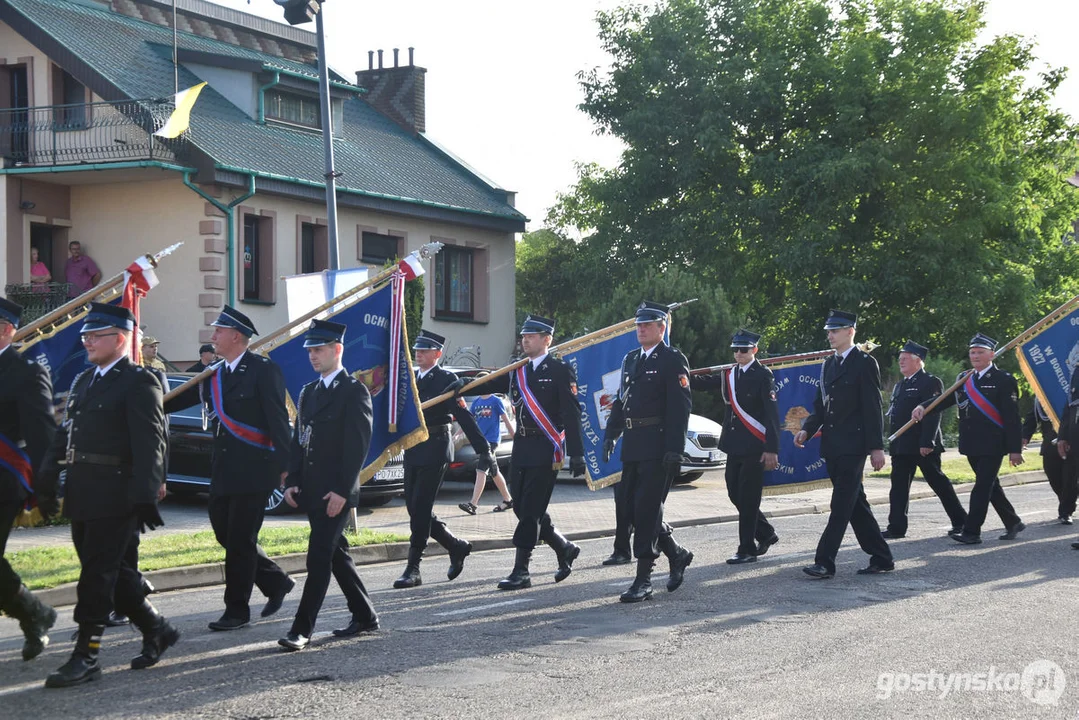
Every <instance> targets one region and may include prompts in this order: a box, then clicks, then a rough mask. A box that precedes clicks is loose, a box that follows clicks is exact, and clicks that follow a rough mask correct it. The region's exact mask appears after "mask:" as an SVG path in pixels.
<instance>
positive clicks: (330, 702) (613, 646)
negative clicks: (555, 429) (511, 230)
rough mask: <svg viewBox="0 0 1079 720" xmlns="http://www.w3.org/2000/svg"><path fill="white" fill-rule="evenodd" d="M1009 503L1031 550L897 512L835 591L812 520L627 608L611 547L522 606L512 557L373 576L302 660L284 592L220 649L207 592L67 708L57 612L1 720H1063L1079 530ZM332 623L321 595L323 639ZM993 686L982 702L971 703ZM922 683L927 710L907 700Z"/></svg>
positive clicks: (7, 674)
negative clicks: (354, 619)
mask: <svg viewBox="0 0 1079 720" xmlns="http://www.w3.org/2000/svg"><path fill="white" fill-rule="evenodd" d="M1008 495H1009V497H1011V498H1012V500H1013V502H1014V503H1015V504H1016V506H1017V508H1018V509H1019V511H1020V513H1021V514H1022V515H1023V517H1024V518H1025V520H1026V521H1027V523H1028V525H1029V526H1030V527H1029V529H1028V530H1027V531H1026V532H1025V533H1023V534H1022V535H1021V536H1020V538H1021V539H1020V540H1019V541H1016V542H1011V543H1006V542H1000V541H997V540H996V537H995V536H996V534H997V532H998V530H997V528H998V527H999V520H998V519H997V518H995V517H993V516H992V515H991V517H990V521H989V523H987V526H986V533H985V535H986V538H987V541H986V543H985V544H984V545H980V546H975V547H966V546H958V545H956V544H955V543H952V542H951V541H949V540H947V539H945V538H944V537H943V532H944V530H945V529H946V524H947V521H946V518H945V517H944V514H943V512H942V510H941V509H940V506H939V504H938V503H937V501H936V500H923V501H918V502H914V503H912V522H911V531H910V532H911V534H910V536H908V538H907V539H905V540H902V541H898V542H896V543H894V552H895V555H896V559H897V562H898V568H899V569H898V570H897V571H896V572H895V573H892V574H889V575H884V576H879V577H863V576H858V575H855V574H854V571H855V570H856V569H857V568H859V567H862V566H863V565H864V564H865V561H866V557H865V556H864V555H863V554H862V553H861V552H860V551H859V550H858V549H857V547H856V545H854V543H853V538H852V537H850V536H848V542H847V543H846V544H845V545H844V548H843V550H842V551H841V554H840V557H839V563H838V570H839V575H838V576H837V577H836V578H835V579H834V580H830V581H821V580H812V579H810V578H808V577H806V576H804V575H803V574H802V573H801V571H800V568H801V567H802V566H804V565H806V564H808V563H810V562H811V558H812V551H813V547H814V546H815V544H816V540H817V538H818V536H819V533H820V531H821V529H822V528H823V525H824V517H823V516H821V515H805V516H798V517H784V518H780V519H778V520H777V521H776V525H777V528H778V531H779V533H780V535H781V538H782V539H781V543H780V544H779V545H778V546H776V547H775V548H774V549H773V552H772V553H769V554H768V555H767V556H765V557H764V558H762V561H761V562H759V563H757V564H755V565H748V566H744V567H740V568H734V567H731V566H728V565H726V564H724V562H723V560H724V558H725V557H726V556H727V555H729V554H730V551H731V549H732V538H733V532H734V526H733V525H731V524H723V525H707V526H700V527H693V528H683V529H681V530H679V537H680V538H681V539H682V541H683V542H684V543H686V544H687V545H688V546H690V547H691V548H692V549H693V550H694V551H695V552H696V554H697V559H696V561H695V562H694V564H693V566H692V567H691V568H690V570H689V572H688V575H687V581H686V585H685V586H684V587H683V588H682V589H680V590H679V591H678V592H677V593H673V594H668V593H666V592H664V591H662V590H658V591H657V592H656V596H655V599H654V600H652V601H650V602H646V603H642V604H640V605H633V606H628V605H622V604H620V603H619V602H618V601H617V595H618V593H620V592H621V591H622V590H623V589H624V588H625V587H626V586H627V585H628V582H629V579H630V575H631V572H630V571H628V570H627V569H626V568H625V567H621V568H604V567H602V566H600V565H599V561H600V560H601V559H602V558H603V557H605V556H606V555H607V553H608V552H609V547H610V546H609V540H604V539H601V540H595V541H587V542H585V543H583V546H584V551H583V553H582V555H581V558H580V560H579V561H578V563H577V565H576V570H575V571H574V574H573V575H572V576H571V577H570V578H569V579H568V580H567V581H566V582H564V583H561V584H559V585H557V586H556V585H554V584H553V582H552V581H551V574H552V573H553V571H554V569H555V563H554V559H553V556H552V555H551V553H550V552H549V551H546V550H544V549H540V550H539V551H538V552H537V558H536V560H535V562H534V564H533V569H534V572H535V574H534V576H533V577H534V582H535V583H536V585H535V586H534V587H533V588H532V589H530V590H526V591H522V592H518V593H503V592H499V591H498V590H496V589H495V588H494V584H495V583H496V582H497V581H498V579H500V578H501V577H503V576H504V575H505V574H506V572H507V571H508V570H509V566H510V564H511V563H512V553H511V551H508V550H499V551H493V552H487V553H478V554H476V555H475V556H473V558H471V559H470V561H469V563H468V565H467V566H466V569H465V573H464V575H463V576H462V577H461V578H459V579H458V580H456V581H454V582H453V583H448V582H446V580H445V576H444V574H443V573H444V571H445V566H446V561H445V558H444V557H440V558H433V559H431V560H429V561H426V562H425V563H424V566H423V569H424V578H425V580H426V584H424V585H423V586H422V587H420V588H418V589H416V590H414V591H395V590H392V589H389V585H390V583H391V582H392V580H393V578H394V577H396V576H397V575H398V574H399V572H400V570H401V568H400V566H399V565H397V564H393V565H375V566H368V567H365V568H363V570H362V572H363V577H364V578H365V580H366V581H367V583H368V586H369V587H370V588H372V589H373V591H374V599H375V602H376V606H377V608H378V610H379V613H380V616H381V618H382V621H383V627H384V629H383V630H382V631H381V632H379V633H376V634H374V635H371V636H368V637H364V638H362V639H360V640H351V641H340V640H334V639H331V638H329V637H325V636H324V635H319V636H317V638H316V642H315V645H314V646H312V647H311V648H310V649H308V650H305V651H304V652H302V653H299V654H284V653H282V652H280V651H279V649H278V647H277V646H276V644H275V641H276V639H277V638H278V637H280V636H281V635H282V634H284V633H285V632H286V631H287V629H288V625H289V617H288V614H289V613H290V612H291V611H294V610H295V607H296V603H297V602H298V596H297V594H296V593H294V594H293V595H292V596H290V598H289V599H288V601H287V602H286V604H285V609H284V610H283V611H282V613H281V614H280V616H278V617H274V618H271V619H269V620H266V621H262V622H259V623H257V624H255V625H253V626H252V627H250V628H249V629H245V630H242V631H239V632H236V633H230V634H224V635H222V634H214V633H210V632H208V631H207V630H206V629H205V628H206V623H207V622H208V621H209V620H211V619H213V618H215V617H216V616H217V614H218V613H219V611H220V588H212V589H202V590H193V591H185V592H175V593H168V594H166V595H164V596H157V597H156V598H155V603H157V604H158V605H159V607H160V608H161V609H162V611H163V612H165V613H166V614H167V615H169V616H170V617H172V618H173V619H174V621H176V622H177V624H178V625H179V626H180V628H181V629H182V630H183V632H184V634H185V637H184V639H183V641H182V642H181V644H180V645H179V646H178V647H176V648H174V649H173V650H172V651H170V653H169V654H168V655H166V658H165V659H164V660H163V661H162V663H161V664H160V665H159V666H158V667H155V668H152V669H150V670H145V671H141V672H135V671H131V670H128V669H127V668H126V661H127V659H129V658H130V657H131V656H132V655H134V654H135V653H136V652H137V648H138V638H137V636H136V635H135V634H133V633H131V632H129V631H127V630H112V631H109V633H108V634H107V635H106V638H105V642H104V649H103V654H102V657H103V660H104V663H105V665H106V668H107V671H106V673H105V675H104V677H103V679H102V680H101V681H100V682H96V683H93V684H91V685H88V686H85V687H82V688H78V689H71V690H66V691H45V690H44V689H42V688H41V687H40V684H41V682H42V681H43V679H44V677H45V675H46V674H47V673H48V672H49V671H51V670H52V669H54V668H55V667H57V666H58V665H60V664H61V663H62V662H63V661H64V659H65V658H66V656H67V654H68V652H69V651H70V648H71V644H70V642H69V641H68V640H67V637H68V635H69V634H70V632H71V629H72V623H71V620H70V612H69V611H65V612H64V613H63V616H64V617H63V620H62V622H61V624H60V626H59V627H58V629H57V631H56V632H55V633H54V640H55V641H54V645H53V646H52V647H50V649H49V650H48V651H47V652H46V654H45V655H44V656H43V657H42V658H40V659H38V660H36V661H34V662H32V663H23V662H21V661H20V660H19V659H18V658H17V653H18V647H19V640H18V637H17V635H18V628H17V626H16V625H15V624H14V623H12V622H11V621H9V620H6V619H4V620H0V696H3V698H2V700H0V702H3V704H4V705H3V706H4V712H3V715H4V716H5V717H31V716H33V717H46V718H51V717H65V718H96V717H177V718H179V717H207V718H210V717H212V718H222V717H230V718H271V717H272V718H310V717H325V716H331V715H336V716H340V717H359V716H361V715H362V716H368V717H377V718H398V717H400V718H405V717H472V718H506V717H524V718H532V717H535V718H563V717H566V718H569V717H588V718H622V717H649V718H651V717H656V718H659V717H735V716H737V717H762V718H788V717H828V718H839V717H842V718H861V717H866V718H890V717H895V718H915V717H917V718H942V717H1053V718H1056V717H1076V716H1077V715H1079V657H1077V652H1076V645H1075V638H1076V636H1077V631H1079V617H1077V613H1076V612H1075V596H1076V591H1077V589H1079V582H1077V581H1076V563H1077V562H1079V553H1076V552H1075V551H1073V550H1071V548H1070V547H1069V546H1068V543H1069V541H1071V540H1072V539H1074V536H1075V528H1067V527H1063V526H1060V525H1057V524H1055V522H1053V521H1052V518H1053V516H1054V515H1055V507H1056V503H1055V498H1053V497H1052V493H1051V491H1050V489H1049V488H1048V486H1047V485H1046V484H1044V483H1039V484H1035V485H1028V486H1024V487H1018V488H1010V489H1009V490H1008ZM664 570H665V567H664V564H661V567H660V568H659V570H658V571H657V573H656V577H655V579H656V580H657V581H660V583H662V581H663V574H664V573H663V571H664ZM346 615H347V611H346V609H345V606H344V602H343V599H342V598H341V596H340V595H339V594H338V593H337V592H336V590H332V591H331V595H330V597H329V598H328V600H327V604H326V608H325V611H324V613H323V617H322V618H321V619H320V626H319V631H321V632H322V633H325V631H327V630H328V629H330V628H332V627H336V626H339V625H341V624H343V623H344V622H345V621H346V620H347V617H346ZM979 673H981V674H982V675H981V676H979V675H978V674H979ZM989 674H991V678H990V682H989V685H990V688H991V689H989V690H986V689H978V688H979V687H980V686H984V685H985V684H986V683H985V676H986V675H989ZM919 681H921V685H920V684H919ZM927 681H929V682H932V683H933V686H934V690H933V691H932V692H929V691H927V690H924V689H921V690H919V689H917V688H919V687H923V688H924V685H925V683H926V682H927ZM945 682H947V683H951V684H950V685H947V686H946V687H947V689H944V688H945V686H944V685H943V683H945ZM957 682H958V685H956V683H957ZM1024 682H1025V684H1024ZM1060 683H1063V687H1062V688H1058V686H1059V684H1060ZM1058 690H1059V691H1058ZM1029 698H1034V699H1036V700H1039V701H1041V702H1043V703H1049V701H1051V700H1055V701H1056V703H1057V704H1055V705H1053V704H1038V703H1036V702H1034V701H1033V700H1031V699H1029Z"/></svg>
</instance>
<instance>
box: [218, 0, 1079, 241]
mask: <svg viewBox="0 0 1079 720" xmlns="http://www.w3.org/2000/svg"><path fill="white" fill-rule="evenodd" d="M213 2H216V3H218V4H220V5H226V6H229V7H233V8H236V9H238V10H243V11H246V12H251V13H254V14H257V15H262V16H264V17H268V18H272V19H279V18H281V17H282V15H281V12H280V10H279V8H278V7H277V6H276V5H275V4H274V3H273V2H272V0H250V2H248V0H213ZM619 4H624V3H623V2H620V1H619V0H546V1H545V2H522V1H521V0H509V1H507V0H497V1H496V0H461V1H459V2H446V1H445V0H408V1H407V2H400V3H382V2H371V1H370V0H328V1H327V2H326V4H325V12H326V23H327V26H326V46H327V53H328V54H329V56H330V65H331V66H332V67H333V68H334V69H335V70H337V71H339V72H341V73H343V74H345V75H346V76H349V77H353V76H352V73H353V72H355V71H356V70H361V69H366V68H367V51H368V50H378V49H379V48H382V49H384V50H385V51H386V53H385V63H386V64H392V58H393V53H392V49H393V48H395V47H397V48H400V49H401V57H402V60H403V61H405V62H407V57H408V51H407V48H408V47H410V46H411V47H415V48H416V64H417V65H420V66H422V67H425V68H427V134H428V135H430V136H431V137H432V138H433V139H435V140H437V141H438V142H439V143H441V144H442V145H444V146H445V147H447V148H449V149H450V150H452V151H453V152H454V153H455V154H456V155H457V156H458V157H460V158H462V159H464V160H465V161H466V162H468V163H469V164H470V165H471V166H472V167H474V168H476V169H477V170H479V171H480V172H482V173H483V174H484V175H486V176H487V177H488V178H490V179H491V180H493V181H495V182H496V183H498V184H500V185H501V186H502V187H504V188H506V189H509V190H515V191H516V192H517V207H518V208H520V209H521V210H522V211H523V212H524V213H525V214H526V215H528V217H529V218H531V223H529V229H530V230H534V229H537V228H539V227H541V226H542V223H543V220H544V217H545V216H546V214H547V208H548V207H549V206H550V205H551V204H552V203H553V202H554V200H555V197H556V195H557V194H558V193H559V192H563V191H565V190H567V189H568V188H569V187H570V186H571V185H572V184H573V182H574V180H575V178H576V174H575V171H574V164H575V163H577V162H598V163H600V164H601V165H604V166H611V165H614V164H616V163H617V161H618V153H619V146H618V144H617V142H615V141H614V140H612V139H611V138H608V137H600V136H597V135H596V134H595V129H594V127H593V125H592V123H591V122H590V120H589V119H588V118H587V117H585V115H584V114H583V113H581V112H580V111H579V110H577V105H578V103H580V101H581V99H582V95H581V91H580V88H579V85H578V81H577V73H578V72H580V71H581V70H585V69H588V68H592V67H596V66H604V65H605V64H606V57H605V55H604V53H603V52H602V50H601V49H600V47H599V42H598V40H597V39H596V24H595V15H596V11H597V10H599V9H604V8H611V7H615V6H617V5H619ZM987 5H988V12H987V21H988V25H989V27H988V29H987V32H988V34H989V35H998V34H1001V33H1006V32H1011V33H1018V34H1021V35H1025V36H1027V37H1030V38H1033V39H1035V40H1036V41H1037V42H1038V47H1037V50H1036V53H1037V56H1038V58H1039V60H1040V61H1041V62H1042V65H1043V66H1053V67H1059V66H1068V65H1069V63H1070V64H1071V65H1073V66H1075V70H1074V72H1073V73H1072V74H1071V77H1069V79H1068V80H1067V81H1066V82H1065V84H1064V85H1063V86H1062V87H1061V90H1060V93H1059V94H1058V97H1057V103H1058V104H1059V106H1060V107H1062V108H1064V109H1065V110H1067V111H1068V112H1069V113H1070V114H1071V115H1072V116H1073V117H1075V118H1079V49H1077V47H1079V46H1077V44H1076V40H1075V38H1076V36H1077V33H1079V2H1076V1H1075V0H987ZM306 27H308V28H310V29H311V30H312V31H313V30H314V27H315V26H314V23H311V24H309V25H307V26H306ZM353 79H354V77H353Z"/></svg>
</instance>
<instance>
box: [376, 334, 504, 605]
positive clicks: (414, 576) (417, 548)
mask: <svg viewBox="0 0 1079 720" xmlns="http://www.w3.org/2000/svg"><path fill="white" fill-rule="evenodd" d="M445 344H446V338H444V337H442V336H441V335H438V334H436V333H433V332H431V331H429V330H420V334H419V335H418V336H417V337H416V341H415V342H414V343H413V344H412V349H413V350H414V351H415V353H416V365H417V370H416V388H417V389H418V390H419V393H420V402H421V403H422V402H426V401H427V400H430V399H431V398H434V397H438V396H439V395H442V394H443V393H446V392H450V391H453V392H456V391H457V390H459V389H460V388H461V387H462V386H463V385H464V382H463V381H461V380H459V379H458V378H457V376H456V375H454V374H453V373H452V372H450V371H449V370H446V369H444V368H442V367H440V366H439V365H438V361H439V358H441V357H442V348H443V347H444V346H445ZM423 417H424V421H425V422H426V424H427V433H428V435H429V437H428V439H427V440H425V441H424V442H422V443H420V444H419V445H415V446H413V447H411V448H409V449H408V450H405V506H406V507H407V508H408V516H409V519H410V523H409V524H410V529H411V535H410V538H409V549H408V564H406V565H405V571H404V573H402V575H401V577H399V578H397V579H396V580H394V581H393V586H394V587H395V588H410V587H416V586H417V585H420V584H422V583H423V579H422V577H421V576H420V561H421V560H423V552H424V550H426V549H427V540H428V538H434V540H435V542H437V543H438V544H439V545H441V546H442V547H444V548H446V551H447V552H448V553H449V555H450V567H449V570H448V571H447V573H446V577H448V578H449V579H450V580H453V579H454V578H456V577H457V576H458V575H460V574H461V570H463V569H464V566H465V558H466V557H468V554H469V553H471V552H472V543H470V542H468V541H466V540H461V539H460V538H457V537H454V536H453V533H451V532H450V531H449V530H448V529H447V528H446V523H444V522H443V521H441V520H439V519H438V517H437V516H436V515H435V513H434V507H435V496H436V495H438V488H439V487H440V486H441V485H442V478H443V476H445V474H446V468H447V466H448V465H449V463H450V459H451V458H450V449H451V447H450V430H451V427H452V425H451V423H452V422H453V421H454V420H457V424H458V425H460V426H461V430H462V431H464V434H465V436H466V437H467V438H468V441H469V442H470V443H471V444H472V447H473V449H474V450H475V451H476V457H477V463H478V464H477V469H479V470H487V469H490V468H491V467H493V463H494V462H495V460H494V458H492V457H491V453H490V450H491V446H490V444H489V443H488V442H487V439H486V438H485V437H483V433H482V432H480V429H479V428H478V427H476V419H475V418H473V417H472V413H470V412H469V411H468V410H467V409H466V408H465V404H464V400H461V399H460V398H450V399H448V400H444V401H442V402H440V403H438V404H437V405H435V406H433V407H429V408H427V409H426V410H424V411H423Z"/></svg>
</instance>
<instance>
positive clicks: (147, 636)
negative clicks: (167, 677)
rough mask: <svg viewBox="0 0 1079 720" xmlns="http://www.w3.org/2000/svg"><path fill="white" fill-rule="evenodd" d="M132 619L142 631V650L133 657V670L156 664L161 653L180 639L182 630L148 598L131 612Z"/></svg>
mask: <svg viewBox="0 0 1079 720" xmlns="http://www.w3.org/2000/svg"><path fill="white" fill-rule="evenodd" d="M131 621H132V622H133V623H135V627H137V628H138V629H139V630H140V631H141V632H142V652H141V653H139V654H138V655H136V656H135V657H133V658H131V669H132V670H142V669H144V668H148V667H150V666H151V665H156V664H157V661H158V660H160V659H161V655H162V654H163V653H164V652H165V651H166V650H168V649H169V648H170V647H172V646H173V645H175V644H176V643H177V642H179V640H180V631H179V630H177V629H176V628H175V627H173V626H172V624H171V623H170V622H169V621H168V620H166V619H165V618H164V617H163V616H162V615H161V613H159V612H158V611H157V609H156V608H155V607H154V606H153V605H151V604H150V603H149V602H147V601H146V600H143V601H142V606H141V607H140V608H139V609H138V610H136V611H135V612H133V613H132V614H131Z"/></svg>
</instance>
